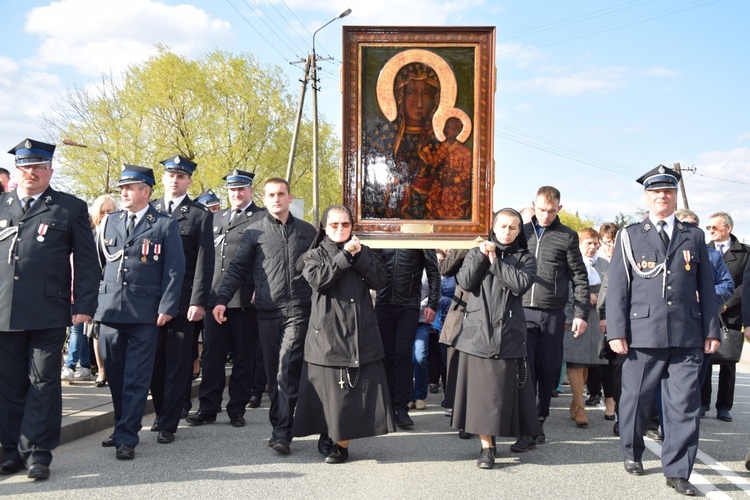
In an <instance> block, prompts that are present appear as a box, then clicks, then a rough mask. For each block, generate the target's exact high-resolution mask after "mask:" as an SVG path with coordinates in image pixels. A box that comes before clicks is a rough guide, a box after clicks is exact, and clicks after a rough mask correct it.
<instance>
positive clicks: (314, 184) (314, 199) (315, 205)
mask: <svg viewBox="0 0 750 500" xmlns="http://www.w3.org/2000/svg"><path fill="white" fill-rule="evenodd" d="M351 13H352V9H346V10H345V11H344V12H342V13H341V14H339V15H338V16H336V17H334V18H333V19H331V20H330V21H328V22H327V23H325V24H324V25H323V26H321V27H320V28H318V29H317V30H315V32H314V33H313V37H312V64H311V66H312V91H313V95H312V97H313V171H312V174H313V178H312V189H313V192H312V203H313V225H314V226H315V227H318V213H319V207H318V63H317V56H316V54H315V35H317V34H318V31H320V30H322V29H323V28H325V27H326V26H328V25H329V24H331V23H332V22H334V21H336V20H337V19H341V18H342V17H346V16H348V15H349V14H351Z"/></svg>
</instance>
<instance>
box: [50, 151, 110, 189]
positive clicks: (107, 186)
mask: <svg viewBox="0 0 750 500" xmlns="http://www.w3.org/2000/svg"><path fill="white" fill-rule="evenodd" d="M62 142H63V144H65V145H66V146H73V147H76V148H86V149H90V150H92V151H96V152H97V153H102V154H103V155H104V156H105V157H106V158H107V172H106V180H105V185H104V186H105V187H104V193H105V194H109V193H110V191H109V167H110V156H109V153H108V152H107V151H105V150H104V149H100V148H94V147H91V146H87V145H86V144H81V143H80V142H76V141H73V140H71V139H67V138H66V139H63V141H62Z"/></svg>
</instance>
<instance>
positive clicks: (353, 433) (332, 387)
mask: <svg viewBox="0 0 750 500" xmlns="http://www.w3.org/2000/svg"><path fill="white" fill-rule="evenodd" d="M347 372H348V374H349V376H348V377H347ZM342 382H343V384H342ZM342 385H343V387H342ZM352 386H353V387H352ZM395 431H396V425H395V423H394V421H393V410H392V408H391V399H390V396H389V395H388V382H387V380H386V375H385V368H384V367H383V362H382V361H377V362H375V363H369V364H367V365H365V366H363V367H361V368H360V369H359V370H358V369H356V368H349V369H348V370H347V369H346V368H339V367H331V366H320V365H314V364H311V363H307V362H305V363H304V364H303V365H302V375H301V378H300V388H299V399H298V400H297V410H296V412H295V414H294V424H293V426H292V436H294V437H301V436H310V435H313V434H322V433H327V434H328V436H329V437H330V438H331V439H333V440H334V441H344V440H347V439H358V438H364V437H371V436H380V435H383V434H388V433H389V432H395Z"/></svg>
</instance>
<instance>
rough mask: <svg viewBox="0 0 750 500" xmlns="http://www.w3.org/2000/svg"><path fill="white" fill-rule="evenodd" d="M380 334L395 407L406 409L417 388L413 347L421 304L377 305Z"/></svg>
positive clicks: (396, 408)
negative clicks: (414, 384) (413, 379)
mask: <svg viewBox="0 0 750 500" xmlns="http://www.w3.org/2000/svg"><path fill="white" fill-rule="evenodd" d="M375 315H376V316H377V318H378V327H379V328H380V338H381V339H382V340H383V349H384V351H385V358H384V359H383V362H384V363H385V373H386V376H387V377H388V389H389V391H390V395H391V403H392V404H393V409H394V410H395V411H398V410H400V409H406V408H407V407H408V405H409V401H411V397H412V395H413V392H414V386H413V384H412V377H413V375H414V369H413V367H412V350H413V347H414V339H415V338H416V336H417V326H418V325H419V307H416V306H396V305H376V306H375Z"/></svg>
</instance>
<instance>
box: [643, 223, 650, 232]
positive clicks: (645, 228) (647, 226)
mask: <svg viewBox="0 0 750 500" xmlns="http://www.w3.org/2000/svg"><path fill="white" fill-rule="evenodd" d="M643 230H644V231H651V224H649V223H648V222H647V223H646V224H645V225H644V226H643Z"/></svg>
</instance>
